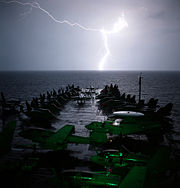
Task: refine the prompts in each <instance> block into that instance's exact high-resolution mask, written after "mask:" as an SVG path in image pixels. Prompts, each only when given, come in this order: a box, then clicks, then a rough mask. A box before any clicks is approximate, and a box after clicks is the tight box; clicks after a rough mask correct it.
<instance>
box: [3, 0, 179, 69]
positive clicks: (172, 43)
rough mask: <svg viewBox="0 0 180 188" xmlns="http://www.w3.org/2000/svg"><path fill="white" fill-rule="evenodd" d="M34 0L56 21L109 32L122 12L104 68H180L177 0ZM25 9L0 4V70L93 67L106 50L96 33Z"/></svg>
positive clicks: (16, 5) (25, 7)
mask: <svg viewBox="0 0 180 188" xmlns="http://www.w3.org/2000/svg"><path fill="white" fill-rule="evenodd" d="M19 1H20V2H30V1H29V0H24V1H23V0H19ZM6 2H7V1H6ZM37 2H38V3H39V4H40V5H41V7H42V8H44V9H45V10H47V11H48V12H50V13H51V14H52V15H53V16H54V17H56V18H57V19H59V20H64V19H67V20H69V21H71V22H72V23H73V22H78V23H79V24H81V25H83V26H87V27H91V28H97V29H102V28H105V29H106V30H110V29H111V28H112V26H113V24H114V23H115V22H116V21H117V20H118V17H119V16H121V14H122V12H123V13H124V15H125V19H126V21H127V22H128V28H125V29H123V30H122V31H121V32H119V33H117V34H113V35H109V36H108V46H109V49H110V53H111V56H110V57H108V59H107V61H106V63H105V66H104V69H105V70H180V1H179V0H39V1H37ZM30 8H31V7H30V6H28V5H27V6H22V5H20V4H17V3H11V4H6V3H0V70H97V69H98V64H99V62H100V60H101V58H102V57H103V55H104V54H105V53H106V52H105V48H104V43H103V38H102V34H101V33H100V32H99V33H98V32H92V31H85V30H82V29H80V28H78V27H71V26H69V25H67V24H58V23H55V22H54V21H53V20H52V19H51V18H50V17H48V15H47V14H45V13H43V12H42V11H41V10H39V9H37V8H33V9H32V11H31V12H29V11H30V10H31V9H30ZM28 12H29V13H28ZM25 13H26V15H23V14H25Z"/></svg>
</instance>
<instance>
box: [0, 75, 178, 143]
mask: <svg viewBox="0 0 180 188" xmlns="http://www.w3.org/2000/svg"><path fill="white" fill-rule="evenodd" d="M139 74H140V72H138V71H137V72H136V71H34V72H33V71H25V72H0V91H3V93H4V95H5V97H6V98H8V99H19V100H21V101H25V100H30V99H32V98H33V97H37V96H39V94H40V93H45V92H47V91H50V90H52V89H56V90H57V89H59V88H61V87H66V86H67V85H68V84H70V85H71V84H74V85H75V86H77V85H79V86H80V87H82V88H86V87H89V86H94V87H96V88H100V89H101V88H104V86H105V85H107V84H111V83H112V84H117V85H118V86H119V89H120V92H121V93H124V92H125V93H126V94H132V95H136V99H138V77H139ZM142 77H143V78H142V99H145V101H146V102H147V101H148V100H149V99H150V98H151V97H154V98H157V99H159V102H158V104H159V105H160V106H164V105H166V104H167V103H169V102H171V103H173V110H172V115H171V117H172V119H173V124H174V131H175V133H174V138H175V140H177V141H178V142H179V141H180V72H178V71H174V72H164V71H162V72H159V71H155V72H150V71H144V72H142ZM95 108H96V105H95V104H94V106H93V105H92V104H91V105H90V104H89V105H88V104H86V105H85V107H84V108H83V109H79V108H77V107H76V106H75V104H69V105H68V106H66V107H65V110H64V112H62V114H61V116H60V119H61V120H62V121H63V122H64V124H66V123H67V122H66V120H68V121H69V122H68V123H71V124H73V123H74V124H77V126H81V125H83V124H85V123H86V124H87V123H88V121H87V120H90V121H93V119H94V120H98V118H99V120H101V119H103V118H104V117H103V116H102V115H101V114H97V113H92V112H94V111H95V110H94V109H95ZM96 111H97V108H96ZM67 113H72V114H73V113H74V115H77V113H79V116H78V115H77V116H76V118H74V115H72V117H71V116H68V117H67V118H65V117H66V115H67ZM92 114H93V115H92ZM80 118H81V119H80ZM78 131H79V132H81V129H78V128H77V132H78Z"/></svg>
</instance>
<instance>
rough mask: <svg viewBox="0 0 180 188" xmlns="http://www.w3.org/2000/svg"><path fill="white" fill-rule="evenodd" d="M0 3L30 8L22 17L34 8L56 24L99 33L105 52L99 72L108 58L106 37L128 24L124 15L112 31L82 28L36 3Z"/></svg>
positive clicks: (15, 0)
mask: <svg viewBox="0 0 180 188" xmlns="http://www.w3.org/2000/svg"><path fill="white" fill-rule="evenodd" d="M0 3H6V4H12V3H16V4H19V5H22V6H30V10H29V11H27V12H26V13H23V14H22V15H23V16H25V15H27V14H29V13H31V11H32V8H36V9H39V10H41V11H42V12H43V13H45V14H46V15H48V16H49V17H50V18H51V19H52V20H53V21H54V22H56V23H59V24H68V25H69V26H71V27H79V28H80V29H82V30H85V31H93V32H99V33H101V35H102V37H103V42H104V48H105V50H106V53H105V55H104V56H103V57H102V59H101V61H100V62H99V67H98V68H99V70H103V69H104V64H105V62H106V61H107V58H108V56H109V55H110V50H109V46H108V35H111V34H115V33H118V32H120V31H121V30H122V29H123V28H125V27H128V23H127V22H126V20H125V18H124V15H122V17H120V18H119V20H118V22H116V23H115V24H114V25H113V28H112V30H105V29H104V28H103V29H96V28H89V27H86V26H83V25H81V24H79V23H76V22H75V23H71V22H70V21H69V20H58V19H56V18H55V17H54V16H53V15H52V14H51V13H49V12H48V11H47V10H45V9H44V8H42V7H41V6H40V4H39V3H38V2H36V1H33V2H26V3H23V2H20V1H17V0H14V1H0Z"/></svg>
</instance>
